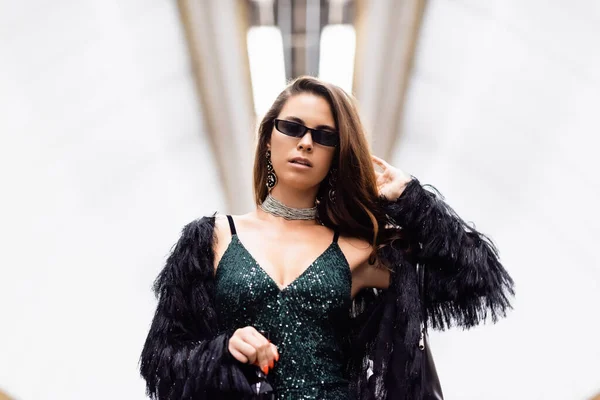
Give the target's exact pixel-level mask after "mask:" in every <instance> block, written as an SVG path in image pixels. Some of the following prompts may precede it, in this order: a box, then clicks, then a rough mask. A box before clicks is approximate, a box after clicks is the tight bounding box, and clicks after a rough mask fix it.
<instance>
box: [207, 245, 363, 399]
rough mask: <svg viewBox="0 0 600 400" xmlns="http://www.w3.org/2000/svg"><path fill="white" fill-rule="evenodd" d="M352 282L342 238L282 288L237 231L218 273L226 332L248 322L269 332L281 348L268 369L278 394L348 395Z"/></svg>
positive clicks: (306, 396)
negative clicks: (346, 365) (346, 357)
mask: <svg viewBox="0 0 600 400" xmlns="http://www.w3.org/2000/svg"><path fill="white" fill-rule="evenodd" d="M351 287H352V276H351V273H350V269H349V266H348V262H347V260H346V258H345V256H344V254H343V253H342V251H341V249H340V247H339V246H338V244H337V241H335V240H334V241H332V243H331V244H330V245H329V247H328V248H327V249H326V250H325V251H324V252H323V253H321V255H319V257H317V259H316V260H315V261H314V262H313V263H312V264H311V265H310V266H308V268H307V269H306V270H305V271H304V272H303V273H302V274H301V275H300V276H299V277H298V278H296V280H295V281H293V282H292V283H291V284H290V285H288V286H287V287H285V288H283V289H280V288H279V286H278V285H277V283H275V281H274V280H273V279H272V278H271V277H270V276H269V275H268V274H267V273H266V271H265V270H263V269H262V267H261V266H260V265H259V264H258V263H257V262H256V261H255V259H254V258H253V257H252V255H251V254H250V253H249V252H248V250H247V249H246V248H245V247H244V245H243V244H242V242H241V241H240V240H239V239H238V237H237V235H236V234H233V235H232V240H231V243H230V244H229V246H228V247H227V250H226V251H225V253H224V254H223V257H222V258H221V260H220V262H219V265H218V267H217V272H216V276H215V301H216V310H217V314H218V318H219V324H220V328H221V332H228V333H230V334H233V332H234V331H235V330H236V329H238V328H242V327H245V326H254V327H255V328H256V329H258V330H264V331H267V332H269V334H270V338H271V342H272V343H274V344H275V345H277V347H278V349H279V355H280V358H279V361H278V362H276V363H275V367H274V369H272V370H271V371H270V372H269V375H268V379H269V381H270V382H271V384H272V385H273V387H274V388H275V390H276V399H278V400H288V399H289V400H291V399H294V400H297V399H319V400H329V399H331V400H344V399H348V398H349V392H348V383H349V382H348V380H347V379H346V378H345V377H344V373H343V369H344V367H343V366H344V361H345V360H344V351H343V342H344V339H345V335H347V333H348V323H349V320H348V318H349V317H348V316H349V307H350V304H351Z"/></svg>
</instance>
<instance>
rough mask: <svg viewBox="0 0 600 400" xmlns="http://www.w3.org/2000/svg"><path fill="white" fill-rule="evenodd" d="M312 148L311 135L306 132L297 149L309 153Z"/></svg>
mask: <svg viewBox="0 0 600 400" xmlns="http://www.w3.org/2000/svg"><path fill="white" fill-rule="evenodd" d="M312 147H313V142H312V135H311V134H310V132H308V131H307V132H306V133H305V134H304V136H302V138H301V139H300V141H299V142H298V149H304V150H306V151H311V150H312Z"/></svg>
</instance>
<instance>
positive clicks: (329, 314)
mask: <svg viewBox="0 0 600 400" xmlns="http://www.w3.org/2000/svg"><path fill="white" fill-rule="evenodd" d="M374 165H375V166H377V167H379V168H381V169H382V170H381V172H378V171H375V168H374ZM254 189H255V198H256V205H257V208H256V210H254V211H252V212H250V213H248V214H245V215H239V216H229V215H228V216H215V215H216V214H215V215H213V216H211V217H204V218H202V219H199V220H196V221H193V222H191V223H189V224H188V225H186V226H185V227H184V229H183V232H182V235H181V238H180V239H179V241H178V243H177V244H176V246H175V247H174V249H173V251H172V253H171V255H170V256H169V258H168V260H167V263H166V266H165V268H164V269H163V271H162V272H161V273H160V275H159V276H158V278H157V280H156V282H155V287H154V289H155V293H156V294H157V296H158V299H159V301H158V306H157V309H156V314H155V316H154V319H153V322H152V326H151V328H150V332H149V334H148V338H147V340H146V343H145V346H144V349H143V352H142V356H141V374H142V376H143V377H144V378H145V379H146V382H147V391H148V394H149V395H150V396H151V397H152V398H155V399H205V398H207V399H218V398H232V399H234V398H244V395H247V394H249V393H250V391H249V390H250V386H249V383H248V380H247V379H246V376H247V375H245V371H246V368H247V366H248V365H256V366H259V367H261V368H262V369H263V371H264V372H265V373H268V379H269V381H270V382H271V383H272V384H273V386H274V388H275V390H276V397H277V398H278V399H299V398H302V399H320V400H323V399H336V400H343V399H350V398H360V399H384V398H387V399H418V398H420V389H421V388H420V378H421V376H420V362H421V359H422V357H423V355H422V352H421V350H419V348H418V344H419V339H420V335H421V331H420V324H421V322H423V321H422V314H421V303H420V300H419V294H418V287H417V274H416V269H415V265H416V264H419V265H423V266H425V272H426V273H427V279H426V285H425V293H426V299H425V304H423V306H424V309H425V310H426V311H427V314H426V315H428V317H427V319H428V322H429V324H430V326H433V327H434V328H438V329H445V328H446V327H449V326H451V325H459V326H462V327H466V328H468V327H472V326H474V325H476V324H477V323H479V322H480V321H482V320H484V319H485V318H486V317H487V316H490V317H491V318H492V320H496V318H497V317H498V316H503V315H504V314H505V311H506V310H507V309H508V308H509V307H510V304H509V301H508V297H507V296H508V295H511V294H512V284H513V283H512V280H511V278H510V276H509V275H508V274H507V272H506V271H505V270H504V268H503V267H502V265H501V264H500V263H499V261H498V258H497V254H496V251H495V249H494V247H493V245H492V244H491V243H490V242H489V240H487V238H486V237H485V236H483V235H482V234H480V233H479V232H477V231H475V230H474V229H472V228H469V227H468V226H467V225H466V224H465V223H464V222H463V221H462V220H461V219H460V218H459V217H458V216H457V215H456V214H455V213H454V212H453V211H452V210H451V208H449V207H448V206H447V205H446V204H445V203H444V202H443V201H442V199H441V196H439V195H438V194H436V193H434V192H432V191H428V190H425V189H424V188H423V187H422V186H421V185H420V183H419V181H418V180H417V179H415V178H411V177H410V176H408V175H406V174H404V173H403V172H402V171H400V170H398V169H396V168H394V167H392V166H391V165H389V164H387V163H386V162H385V161H383V160H381V159H378V158H377V157H374V156H371V155H370V153H369V147H368V144H367V142H366V139H365V135H364V131H363V128H362V126H361V123H360V120H359V117H358V114H357V110H356V107H355V104H354V101H353V100H352V98H351V97H350V96H349V95H347V94H346V93H345V92H344V91H343V90H341V89H339V88H338V87H336V86H334V85H331V84H327V83H325V82H322V81H320V80H317V79H315V78H311V77H301V78H298V79H296V80H295V81H293V82H292V83H291V84H290V85H289V86H288V87H287V88H286V89H285V90H284V91H283V92H282V93H281V94H280V95H279V97H278V98H277V99H276V101H275V103H274V104H273V106H272V107H271V109H270V110H269V111H268V112H267V114H266V115H265V117H264V118H263V120H262V122H261V125H260V128H259V137H258V146H257V149H256V156H255V165H254ZM264 331H266V332H268V333H269V335H270V336H269V339H270V341H269V340H268V339H267V338H266V337H265V336H264V335H263V334H262V333H261V332H264Z"/></svg>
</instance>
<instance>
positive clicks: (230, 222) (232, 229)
mask: <svg viewBox="0 0 600 400" xmlns="http://www.w3.org/2000/svg"><path fill="white" fill-rule="evenodd" d="M227 220H229V229H231V236H233V235H235V234H236V231H235V224H234V223H233V218H231V215H227Z"/></svg>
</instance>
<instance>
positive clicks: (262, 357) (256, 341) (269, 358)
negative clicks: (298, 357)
mask: <svg viewBox="0 0 600 400" xmlns="http://www.w3.org/2000/svg"><path fill="white" fill-rule="evenodd" d="M246 342H247V343H249V344H251V345H252V346H254V348H255V349H256V360H255V361H254V364H256V365H258V366H259V367H261V368H262V369H263V371H266V372H265V373H268V370H266V369H265V368H268V367H269V366H270V365H271V364H272V363H273V359H274V358H275V356H274V355H273V354H271V343H269V341H268V340H267V339H266V338H265V337H264V336H263V335H261V334H260V333H259V332H257V331H253V332H252V334H251V335H249V336H248V337H247V338H246Z"/></svg>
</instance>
